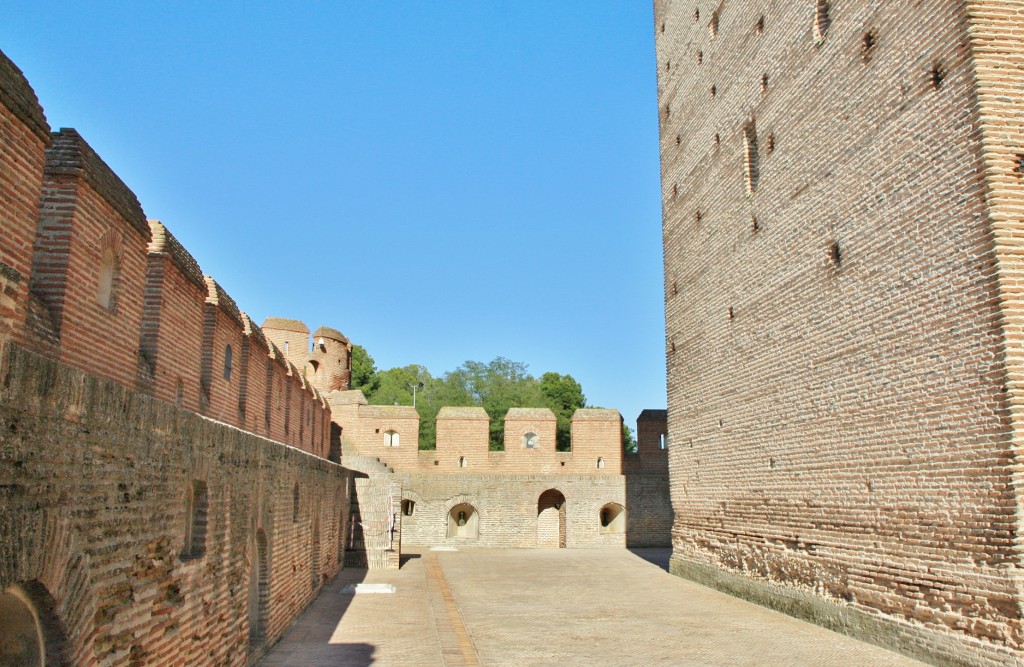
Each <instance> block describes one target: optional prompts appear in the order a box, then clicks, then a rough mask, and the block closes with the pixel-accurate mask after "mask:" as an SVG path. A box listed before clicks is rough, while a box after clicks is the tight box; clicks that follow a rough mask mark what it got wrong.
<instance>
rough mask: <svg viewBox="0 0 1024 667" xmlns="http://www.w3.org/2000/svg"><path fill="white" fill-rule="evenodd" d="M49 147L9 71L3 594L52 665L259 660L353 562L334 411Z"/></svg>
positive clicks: (3, 103)
mask: <svg viewBox="0 0 1024 667" xmlns="http://www.w3.org/2000/svg"><path fill="white" fill-rule="evenodd" d="M48 129H49V128H48V127H47V126H46V122H45V118H44V117H43V116H42V110H41V109H40V108H39V106H38V103H36V102H35V95H34V93H32V91H31V88H30V87H29V86H28V83H27V82H26V81H25V80H24V77H22V76H21V74H20V72H18V71H17V68H15V67H14V66H13V65H12V64H11V63H10V61H8V60H7V59H6V57H4V56H3V54H0V133H2V137H3V139H4V146H5V150H4V151H3V155H2V156H0V212H2V213H3V215H2V216H0V221H2V227H3V229H2V234H0V288H2V292H0V424H2V428H0V453H2V456H0V458H2V459H3V460H4V465H2V466H0V591H3V592H7V591H9V590H13V589H11V588H10V587H16V588H17V591H18V592H17V595H18V596H23V597H24V599H27V600H29V601H30V604H31V606H32V607H33V612H34V613H35V614H36V615H37V616H38V618H39V622H40V627H41V628H42V631H43V634H44V635H45V636H44V637H43V641H44V643H45V647H46V653H47V654H46V663H47V664H74V665H96V664H104V665H129V664H131V665H137V664H225V665H243V664H247V663H248V662H250V661H252V660H254V659H255V658H257V657H258V656H259V655H260V652H261V651H262V650H263V649H264V648H265V647H266V646H268V645H269V644H271V643H273V641H274V640H275V639H276V638H277V637H278V636H279V635H280V634H281V633H282V632H283V630H284V629H285V628H286V627H287V626H288V625H289V624H290V623H291V621H292V620H294V618H295V617H296V616H297V615H298V614H299V612H301V610H302V609H303V608H304V607H305V606H306V605H307V604H308V603H309V602H311V601H312V599H313V598H314V597H315V595H316V593H317V592H318V591H319V588H320V586H321V583H322V581H323V580H324V578H325V577H329V576H331V575H332V574H334V573H335V572H336V571H337V570H338V568H339V563H340V562H341V561H342V556H343V554H342V552H341V550H342V549H343V546H344V539H343V538H344V525H345V522H346V519H347V516H348V501H349V484H350V478H349V477H348V475H347V474H346V473H345V472H344V470H343V469H342V468H341V467H340V466H338V465H336V464H334V463H329V462H327V461H325V460H324V459H322V458H319V457H321V456H324V455H325V454H326V452H327V445H328V437H329V430H328V429H327V428H325V425H326V424H328V423H329V419H330V416H329V415H330V412H329V408H328V406H327V405H326V403H325V402H324V401H323V400H322V397H320V396H319V395H318V394H317V393H316V392H315V391H314V390H313V389H312V387H310V386H309V385H307V384H306V383H305V382H304V381H303V380H302V378H301V377H299V376H298V375H297V374H296V373H295V371H294V367H289V366H286V365H285V364H284V363H283V362H282V360H281V359H280V356H279V353H277V351H276V348H274V347H273V346H272V345H268V344H267V343H266V341H265V339H264V338H263V337H262V334H261V333H260V332H259V329H258V327H253V326H252V325H251V322H249V321H248V318H247V317H246V316H245V315H244V313H241V312H240V311H239V310H238V308H237V306H236V305H235V304H234V302H233V301H232V300H231V299H230V297H229V296H228V295H227V294H226V293H224V291H223V290H222V289H221V288H220V287H219V286H218V285H216V283H215V281H213V279H212V278H203V276H202V274H201V272H200V271H199V267H198V264H197V263H196V262H195V260H194V259H193V258H192V257H191V256H190V255H189V254H188V253H187V252H186V251H185V250H184V248H182V247H181V246H180V244H178V243H177V241H176V240H175V239H174V238H173V236H171V235H170V234H169V233H167V231H166V229H164V228H163V226H162V225H161V224H160V223H157V222H153V223H152V224H150V223H147V221H146V220H145V218H144V216H143V214H142V209H141V207H140V206H139V204H138V201H137V200H136V199H135V196H134V195H133V194H132V193H131V191H130V190H128V188H127V186H125V185H124V183H122V182H121V181H120V179H118V178H117V176H116V175H115V174H114V173H113V172H112V171H110V169H109V168H108V167H107V166H106V165H105V164H104V163H103V161H102V160H101V159H100V158H99V156H98V155H96V153H95V152H94V151H93V150H92V149H91V148H90V147H89V146H88V144H86V142H85V141H84V140H83V139H82V138H81V137H80V136H78V134H77V133H76V132H75V131H74V130H67V129H65V130H61V131H60V132H59V133H54V134H53V135H52V139H51V135H50V134H49V133H48ZM47 146H48V147H47ZM44 148H45V149H46V153H45V156H46V157H45V160H44V153H43V149H44ZM33 196H34V197H35V198H36V203H35V204H31V203H30V198H31V197H33ZM30 239H31V240H30ZM33 246H34V250H32V251H31V254H30V252H29V251H30V250H31V249H32V248H33ZM250 342H251V345H250ZM227 345H231V347H232V350H233V355H232V365H231V368H232V370H231V377H230V378H227V377H225V354H224V350H225V349H226V346H227ZM254 351H255V352H254ZM275 380H276V381H277V382H278V384H279V386H280V387H281V393H282V394H284V395H287V401H288V402H287V403H285V402H284V401H282V400H280V399H279V400H278V402H277V407H278V408H279V410H278V412H280V413H281V415H282V416H280V417H279V418H278V421H277V422H276V424H275V423H273V422H272V423H271V426H275V425H276V426H277V431H276V432H273V433H272V432H271V431H273V429H272V428H271V429H268V428H267V425H266V423H267V419H266V417H267V410H266V407H267V404H268V400H270V399H272V398H273V392H272V391H267V389H268V387H269V388H271V389H272V388H273V383H274V381H275ZM286 381H287V382H286ZM250 392H253V393H254V394H255V396H254V398H253V400H252V401H250V400H249V396H250ZM200 410H201V411H204V412H206V413H207V414H208V415H210V416H212V417H216V418H217V421H215V420H213V419H210V418H207V417H203V416H200V415H199V414H196V411H200ZM271 412H273V411H271ZM289 413H293V417H294V418H295V419H296V420H297V423H296V428H294V429H293V430H292V432H291V434H288V433H285V431H286V429H285V425H284V420H285V419H286V418H287V416H288V415H289ZM250 418H251V420H250ZM318 424H319V425H320V428H319V429H318V428H317V425H318ZM232 425H237V426H239V427H244V428H248V429H252V430H253V431H254V432H257V433H258V432H264V433H267V434H270V435H272V436H274V437H275V439H276V440H277V441H272V440H267V439H264V438H262V437H258V436H256V435H254V434H252V433H246V432H244V431H242V430H239V429H237V428H234V427H233V426H232ZM285 437H289V438H290V440H289V442H291V443H292V444H294V445H296V447H301V448H302V449H304V450H306V451H305V452H303V451H300V450H299V449H298V448H292V447H287V446H285V444H283V442H282V441H283V440H284V438H285ZM307 452H312V453H314V454H316V456H311V455H310V453H307ZM3 621H4V619H0V625H2V624H3Z"/></svg>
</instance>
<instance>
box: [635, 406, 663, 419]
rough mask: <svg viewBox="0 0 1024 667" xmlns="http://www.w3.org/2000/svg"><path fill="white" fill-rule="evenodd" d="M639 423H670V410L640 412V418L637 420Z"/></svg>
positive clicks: (651, 409)
mask: <svg viewBox="0 0 1024 667" xmlns="http://www.w3.org/2000/svg"><path fill="white" fill-rule="evenodd" d="M636 420H637V421H638V422H642V421H662V422H663V421H668V410H655V409H653V408H647V409H645V410H641V411H640V416H639V417H637V418H636Z"/></svg>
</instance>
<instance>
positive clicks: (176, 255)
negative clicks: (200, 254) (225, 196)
mask: <svg viewBox="0 0 1024 667" xmlns="http://www.w3.org/2000/svg"><path fill="white" fill-rule="evenodd" d="M149 233H150V236H151V238H150V241H149V252H150V254H158V255H166V256H167V257H168V258H169V259H170V260H171V263H172V264H174V266H176V267H177V269H178V271H180V272H181V275H183V276H185V277H186V278H188V279H189V280H191V281H192V282H193V283H194V284H195V285H196V286H197V287H200V288H202V289H204V290H207V289H209V288H208V286H207V284H206V278H205V277H204V276H203V271H202V269H200V268H199V262H197V261H196V259H195V257H193V256H192V254H191V253H190V252H189V251H188V250H186V249H185V246H183V245H181V243H180V242H179V241H178V239H177V238H175V236H174V235H173V234H171V232H170V230H168V229H167V227H165V226H164V224H163V223H162V222H160V221H159V220H150V221H149Z"/></svg>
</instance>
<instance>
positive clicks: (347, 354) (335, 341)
mask: <svg viewBox="0 0 1024 667" xmlns="http://www.w3.org/2000/svg"><path fill="white" fill-rule="evenodd" d="M351 364H352V343H350V342H349V340H348V338H346V337H345V334H343V333H341V332H340V331H338V330H337V329H331V328H330V327H320V328H319V329H317V330H316V331H315V332H314V333H313V351H312V353H310V355H309V363H308V364H307V367H306V378H307V379H309V380H310V382H311V383H312V384H313V386H314V387H316V388H317V389H319V390H320V391H321V392H322V393H327V392H331V391H347V390H348V389H349V384H350V378H351V370H350V368H351Z"/></svg>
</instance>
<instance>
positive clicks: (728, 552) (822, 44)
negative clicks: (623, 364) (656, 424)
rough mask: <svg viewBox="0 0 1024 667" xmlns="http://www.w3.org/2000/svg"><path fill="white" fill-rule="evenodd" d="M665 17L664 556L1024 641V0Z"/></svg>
mask: <svg viewBox="0 0 1024 667" xmlns="http://www.w3.org/2000/svg"><path fill="white" fill-rule="evenodd" d="M655 13H656V18H655V34H656V41H657V68H658V96H659V98H658V99H659V101H658V105H659V106H658V112H659V117H660V122H661V158H662V185H663V208H664V246H665V247H664V251H665V289H666V292H665V304H666V305H665V307H666V352H667V361H668V399H669V401H668V414H669V434H670V445H669V467H670V472H671V496H672V504H673V509H674V513H675V524H674V528H673V549H674V550H673V565H672V567H673V570H674V571H676V572H678V573H681V574H685V575H686V576H692V577H694V578H698V579H702V580H706V581H709V582H711V583H716V585H720V586H722V587H724V588H727V589H729V590H732V591H733V592H741V593H742V594H744V595H747V596H748V597H752V598H754V599H757V600H758V601H760V602H763V603H765V604H769V605H773V606H776V607H779V608H784V609H786V610H787V611H790V612H792V613H800V614H802V615H805V616H808V617H811V618H814V619H815V620H817V621H818V622H823V623H825V624H827V625H830V626H831V627H835V628H836V629H840V630H843V631H847V632H852V633H854V634H860V635H861V636H864V637H867V638H870V639H872V640H873V641H878V642H880V643H883V644H886V645H889V646H893V647H896V648H898V649H900V650H903V651H905V652H908V653H911V654H914V655H919V656H923V657H925V658H927V659H930V660H936V661H947V662H957V663H968V664H1002V663H1005V662H1007V661H1009V660H1011V658H1010V656H1011V655H1018V656H1019V653H1018V652H1019V650H1020V648H1021V646H1022V639H1024V638H1022V636H1021V632H1020V628H1021V623H1020V621H1021V612H1020V603H1021V600H1020V595H1019V590H1020V588H1019V579H1020V573H1019V563H1020V552H1019V546H1018V545H1017V542H1016V538H1015V536H1016V534H1017V531H1018V521H1017V518H1016V512H1017V507H1018V504H1019V501H1018V498H1017V495H1016V493H1015V491H1014V488H1015V483H1016V480H1017V478H1018V476H1019V466H1018V464H1017V463H1016V462H1015V458H1014V456H1015V455H1014V448H1013V446H1012V443H1013V442H1014V435H1015V432H1016V417H1015V415H1016V411H1015V410H1013V406H1014V405H1015V402H1016V401H1017V400H1018V397H1019V395H1020V393H1021V392H1020V391H1019V387H1018V384H1017V383H1018V380H1019V374H1018V373H1016V372H1015V371H1014V368H1016V366H1015V364H1016V361H1015V360H1016V359H1017V357H1018V356H1019V354H1018V351H1019V349H1020V344H1019V340H1018V337H1017V335H1016V331H1017V329H1019V327H1017V325H1016V319H1019V317H1018V316H1019V312H1018V310H1019V309H1017V308H1016V307H1015V304H1016V302H1017V300H1018V299H1017V290H1016V287H1015V286H1016V280H1017V278H1016V276H1017V273H1018V272H1017V271H1016V264H1017V262H1018V261H1019V260H1018V257H1019V255H1020V253H1019V252H1018V251H1017V250H1016V246H1017V244H1019V240H1016V239H1017V238H1018V237H1019V233H1018V232H1017V227H1018V226H1019V224H1020V223H1019V218H1020V207H1019V206H1018V205H1017V204H1018V202H1017V200H1018V198H1019V196H1020V192H1021V190H1020V179H1019V174H1017V173H1015V172H1014V169H1015V166H1014V157H1013V156H1014V155H1015V153H1016V152H1019V151H1020V150H1021V149H1020V146H1021V142H1020V139H1021V137H1020V127H1019V125H1020V124H1019V118H1020V108H1019V107H1020V104H1021V98H1020V95H1019V91H1020V89H1021V83H1022V82H1024V81H1022V79H1024V77H1022V74H1021V72H1022V68H1021V66H1020V62H1019V61H1020V56H1021V50H1020V40H1019V36H1020V35H1019V28H1020V25H1021V20H1022V16H1021V8H1020V5H1019V3H1015V2H1012V3H1011V2H974V3H967V4H966V5H965V4H964V3H959V2H951V1H939V0H930V1H926V2H919V3H903V2H895V1H887V2H870V3H869V2H858V1H852V0H851V1H850V2H831V3H818V7H817V8H816V6H815V3H813V2H805V3H770V4H767V5H765V4H764V3H753V2H744V1H740V0H736V1H733V2H727V3H720V4H718V5H711V4H704V3H699V2H698V3H692V2H690V3H684V2H676V1H675V0H657V1H656V2H655ZM972 54H973V57H972ZM1001 304H1002V305H1001Z"/></svg>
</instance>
